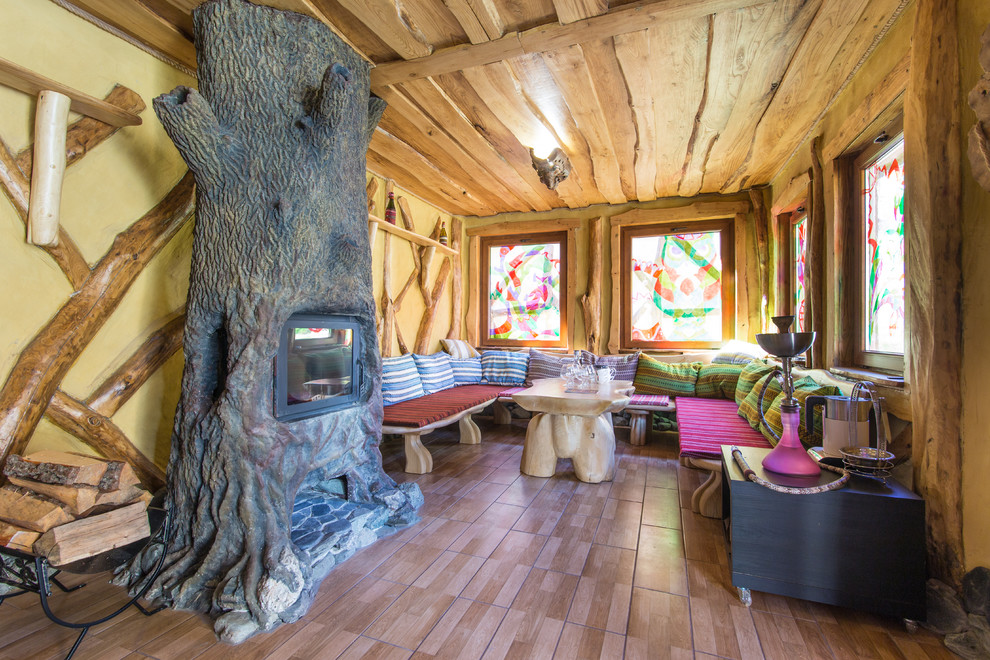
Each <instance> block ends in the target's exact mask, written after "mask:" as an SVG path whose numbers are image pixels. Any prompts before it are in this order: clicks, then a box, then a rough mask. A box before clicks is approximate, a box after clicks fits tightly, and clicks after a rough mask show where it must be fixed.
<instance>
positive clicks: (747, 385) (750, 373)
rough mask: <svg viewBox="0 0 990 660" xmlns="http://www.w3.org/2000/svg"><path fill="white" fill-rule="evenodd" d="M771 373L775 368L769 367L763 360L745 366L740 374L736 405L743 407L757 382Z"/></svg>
mask: <svg viewBox="0 0 990 660" xmlns="http://www.w3.org/2000/svg"><path fill="white" fill-rule="evenodd" d="M771 371H773V367H771V366H769V365H767V364H766V363H764V362H763V361H762V360H753V361H752V362H750V363H749V364H747V365H745V366H744V367H743V370H742V372H740V374H739V381H738V382H737V383H736V393H735V400H736V405H737V406H741V405H742V402H743V401H744V400H745V399H746V395H748V394H749V392H750V390H752V389H753V385H755V384H756V381H758V380H759V379H761V378H763V376H765V375H767V374H768V373H770V372H771Z"/></svg>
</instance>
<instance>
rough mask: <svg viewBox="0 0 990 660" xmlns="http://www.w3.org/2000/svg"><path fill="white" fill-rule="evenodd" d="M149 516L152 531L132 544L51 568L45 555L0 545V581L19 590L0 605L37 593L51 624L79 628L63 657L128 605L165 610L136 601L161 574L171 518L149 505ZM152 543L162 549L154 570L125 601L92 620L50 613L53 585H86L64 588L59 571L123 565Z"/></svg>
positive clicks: (96, 570) (1, 599)
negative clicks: (104, 614) (91, 629)
mask: <svg viewBox="0 0 990 660" xmlns="http://www.w3.org/2000/svg"><path fill="white" fill-rule="evenodd" d="M148 518H149V520H150V522H151V528H152V530H153V533H152V534H151V536H150V537H148V538H147V539H145V540H141V541H137V542H136V543H131V544H129V545H126V546H123V547H121V548H116V549H114V550H109V551H107V552H103V553H100V554H99V555H95V556H94V557H89V558H87V559H82V560H79V561H77V562H73V563H71V564H67V565H65V566H60V567H58V568H54V567H52V566H51V565H50V564H49V563H48V558H47V557H42V556H38V555H34V554H30V553H27V552H21V551H20V550H15V549H13V548H6V547H3V546H0V584H5V585H8V586H11V587H14V588H15V589H18V591H15V592H13V593H7V594H2V595H0V605H2V604H3V602H4V600H5V599H7V598H13V597H14V596H20V595H22V594H26V593H34V594H38V598H39V599H40V600H41V609H42V610H43V611H44V613H45V616H47V617H48V618H49V619H50V620H51V621H52V622H53V623H56V624H58V625H60V626H64V627H65V628H72V629H75V630H79V636H78V637H76V641H75V643H73V645H72V648H71V649H70V650H69V653H68V655H66V656H65V660H69V659H70V658H72V656H73V655H74V654H75V652H76V649H78V648H79V644H81V643H82V641H83V638H84V637H85V636H86V633H87V632H89V629H90V628H92V627H93V626H98V625H100V624H101V623H104V622H106V621H109V620H110V619H113V618H114V617H116V616H118V615H119V614H121V613H123V612H124V611H126V610H127V609H128V608H129V607H131V606H134V607H136V608H137V609H138V611H140V612H141V614H143V615H145V616H151V615H152V614H155V613H156V612H159V611H161V610H162V609H164V607H165V606H164V605H162V606H160V607H157V608H155V609H151V610H149V609H147V608H145V607H144V606H143V605H141V603H140V602H138V601H139V600H140V599H142V598H144V595H145V594H146V593H147V592H148V589H150V588H151V585H152V584H153V583H154V581H155V580H156V579H157V578H158V575H159V573H161V570H162V567H163V566H164V564H165V554H166V552H167V549H168V540H169V537H170V534H171V531H172V519H171V514H170V513H169V511H168V509H163V508H157V507H150V508H149V509H148ZM153 545H160V546H161V550H160V552H159V554H158V559H157V560H156V561H155V566H154V569H153V570H152V572H151V574H150V575H149V576H148V577H147V578H146V579H145V583H144V586H143V587H142V588H141V589H140V590H139V591H138V592H137V593H136V594H135V595H134V596H133V597H131V598H130V599H129V600H128V601H127V602H126V603H124V604H123V605H121V606H120V607H119V608H117V609H116V610H114V611H113V612H111V613H110V614H107V615H106V616H103V617H100V618H99V619H94V620H92V621H79V622H73V621H66V620H65V619H62V618H61V617H60V616H58V615H57V614H55V613H54V612H52V609H51V606H50V604H49V598H51V595H52V588H51V585H52V584H54V585H55V586H56V587H58V588H59V589H60V590H61V591H63V592H69V591H75V590H76V589H81V588H82V587H85V586H86V583H85V582H84V583H82V584H78V585H76V586H74V587H66V586H65V585H63V584H62V583H61V582H60V581H59V579H58V577H57V576H58V574H59V573H61V572H63V571H65V572H67V573H100V572H104V571H107V570H111V569H113V568H116V567H117V566H121V565H123V564H124V562H126V561H128V560H129V559H131V558H132V557H134V555H136V554H137V552H138V551H139V550H141V549H142V548H146V547H150V546H153Z"/></svg>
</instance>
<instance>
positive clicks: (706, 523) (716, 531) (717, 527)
mask: <svg viewBox="0 0 990 660" xmlns="http://www.w3.org/2000/svg"><path fill="white" fill-rule="evenodd" d="M681 531H682V532H683V534H684V556H685V557H687V558H688V559H694V560H696V561H707V562H709V563H712V564H726V565H728V563H729V556H728V553H727V552H726V549H725V533H724V532H723V531H722V521H721V520H715V519H712V518H705V517H704V516H701V515H699V514H697V513H694V512H692V511H691V510H690V509H682V510H681Z"/></svg>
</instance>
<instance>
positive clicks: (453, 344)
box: [440, 339, 481, 360]
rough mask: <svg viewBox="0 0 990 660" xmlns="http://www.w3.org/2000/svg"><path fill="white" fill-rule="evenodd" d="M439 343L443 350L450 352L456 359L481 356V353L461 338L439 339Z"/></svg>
mask: <svg viewBox="0 0 990 660" xmlns="http://www.w3.org/2000/svg"><path fill="white" fill-rule="evenodd" d="M440 344H441V345H442V346H443V350H445V351H447V352H448V353H450V357H452V358H454V359H456V360H463V359H465V358H473V357H481V353H479V352H478V351H476V350H475V349H474V346H472V345H471V344H469V343H467V342H466V341H464V340H463V339H441V340H440Z"/></svg>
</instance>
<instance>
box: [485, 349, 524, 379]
mask: <svg viewBox="0 0 990 660" xmlns="http://www.w3.org/2000/svg"><path fill="white" fill-rule="evenodd" d="M528 364H529V353H522V352H517V351H484V352H482V354H481V377H482V381H481V382H483V383H487V384H489V385H523V384H525V383H526V367H527V366H528Z"/></svg>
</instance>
